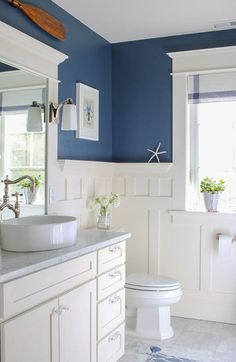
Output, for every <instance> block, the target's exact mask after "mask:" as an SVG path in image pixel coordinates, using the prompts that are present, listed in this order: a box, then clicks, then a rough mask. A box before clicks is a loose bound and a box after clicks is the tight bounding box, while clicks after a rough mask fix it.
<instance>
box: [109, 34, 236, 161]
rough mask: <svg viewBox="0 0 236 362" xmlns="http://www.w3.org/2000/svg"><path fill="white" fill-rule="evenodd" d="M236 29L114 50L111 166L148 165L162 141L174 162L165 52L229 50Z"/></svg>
mask: <svg viewBox="0 0 236 362" xmlns="http://www.w3.org/2000/svg"><path fill="white" fill-rule="evenodd" d="M235 44H236V30H230V31H229V30H227V31H220V32H208V33H202V34H194V35H184V36H175V37H166V38H159V39H150V40H140V41H134V42H126V43H119V44H114V45H113V52H112V57H113V161H116V162H146V161H147V160H148V159H149V157H150V154H149V153H148V152H147V150H146V149H147V148H152V149H153V148H155V147H156V145H157V144H158V142H161V144H162V149H163V150H166V151H167V153H166V154H164V155H162V156H161V160H162V161H166V162H169V161H171V160H172V95H171V94H172V85H171V76H170V72H171V59H170V58H169V57H168V56H167V55H166V53H167V52H174V51H180V50H192V49H199V48H211V47H220V46H230V45H235Z"/></svg>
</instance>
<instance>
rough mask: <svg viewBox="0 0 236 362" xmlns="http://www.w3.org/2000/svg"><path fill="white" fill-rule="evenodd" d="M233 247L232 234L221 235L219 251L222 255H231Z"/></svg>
mask: <svg viewBox="0 0 236 362" xmlns="http://www.w3.org/2000/svg"><path fill="white" fill-rule="evenodd" d="M231 247H232V236H231V235H224V234H220V235H219V244H218V252H219V255H220V256H229V255H230V252H231Z"/></svg>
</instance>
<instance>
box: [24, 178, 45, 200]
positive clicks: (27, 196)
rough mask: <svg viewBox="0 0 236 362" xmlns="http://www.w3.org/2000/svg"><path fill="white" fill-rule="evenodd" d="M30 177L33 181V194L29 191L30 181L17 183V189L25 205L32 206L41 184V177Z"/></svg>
mask: <svg viewBox="0 0 236 362" xmlns="http://www.w3.org/2000/svg"><path fill="white" fill-rule="evenodd" d="M32 177H33V180H34V191H33V192H32V191H31V189H30V186H31V181H30V180H27V179H25V180H23V181H21V182H20V183H19V188H20V189H21V190H22V192H23V195H24V198H25V203H26V204H32V203H34V202H35V199H36V196H37V193H38V190H39V188H40V185H41V184H42V183H43V181H42V177H41V175H35V176H32Z"/></svg>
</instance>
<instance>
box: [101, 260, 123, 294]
mask: <svg viewBox="0 0 236 362" xmlns="http://www.w3.org/2000/svg"><path fill="white" fill-rule="evenodd" d="M124 285H125V265H122V266H119V267H118V268H115V269H112V270H110V271H108V272H106V273H105V274H102V275H100V276H99V277H98V300H101V299H104V298H106V297H108V296H109V295H111V294H113V293H115V292H116V291H117V290H119V289H121V288H123V287H124Z"/></svg>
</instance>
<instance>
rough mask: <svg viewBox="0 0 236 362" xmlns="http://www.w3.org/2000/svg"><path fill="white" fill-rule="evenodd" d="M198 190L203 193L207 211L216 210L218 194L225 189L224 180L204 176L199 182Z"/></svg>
mask: <svg viewBox="0 0 236 362" xmlns="http://www.w3.org/2000/svg"><path fill="white" fill-rule="evenodd" d="M200 190H201V192H202V193H203V197H204V203H205V207H206V209H207V211H209V212H217V206H218V201H219V198H220V195H221V193H222V192H223V191H224V190H225V181H223V180H219V181H216V180H212V179H211V178H210V177H205V178H204V179H203V180H202V181H201V183H200Z"/></svg>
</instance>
